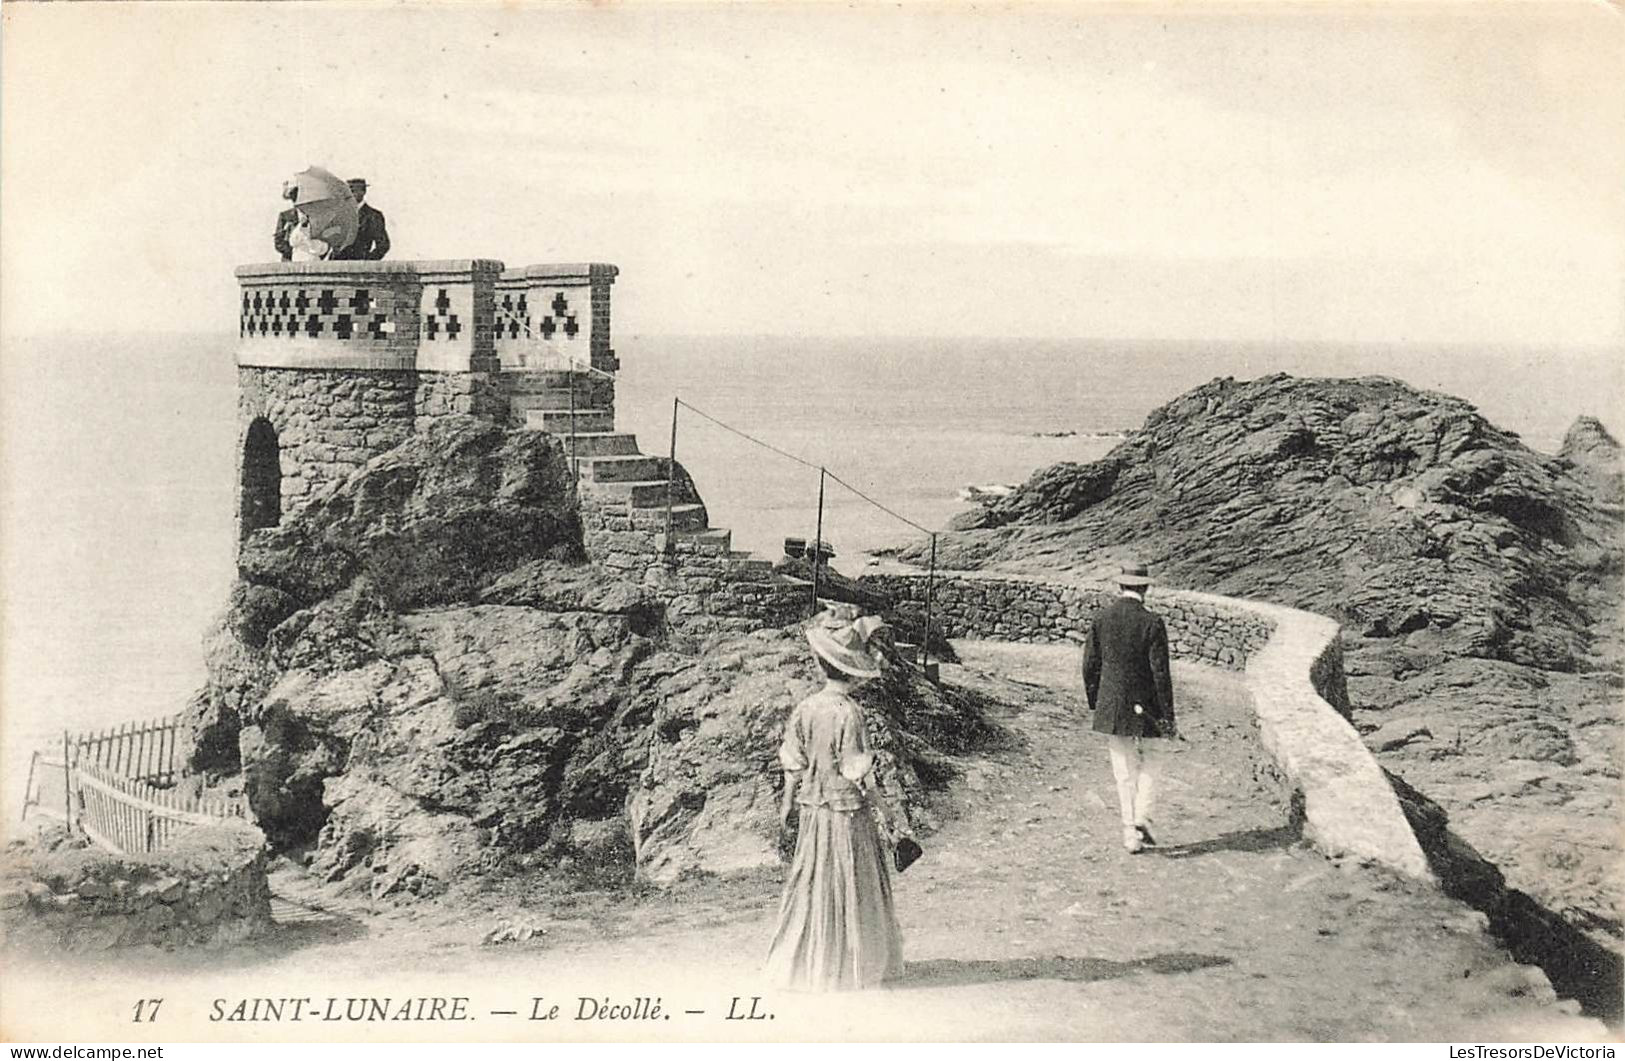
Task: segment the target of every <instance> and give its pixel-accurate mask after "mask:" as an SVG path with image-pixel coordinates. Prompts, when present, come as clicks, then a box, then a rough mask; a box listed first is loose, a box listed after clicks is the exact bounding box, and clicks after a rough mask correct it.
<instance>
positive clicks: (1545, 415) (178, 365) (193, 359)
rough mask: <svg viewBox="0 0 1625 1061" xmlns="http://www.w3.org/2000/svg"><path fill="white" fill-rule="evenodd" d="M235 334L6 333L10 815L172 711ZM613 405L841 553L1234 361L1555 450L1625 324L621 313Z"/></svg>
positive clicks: (1590, 398)
mask: <svg viewBox="0 0 1625 1061" xmlns="http://www.w3.org/2000/svg"><path fill="white" fill-rule="evenodd" d="M235 341H236V337H235V335H233V334H128V335H90V334H63V335H56V336H31V337H26V338H17V339H8V340H7V341H6V343H5V346H4V349H3V351H0V473H3V474H0V611H3V621H0V634H3V640H0V770H3V772H4V782H3V784H0V814H3V815H4V817H3V818H0V821H4V822H7V823H15V822H16V821H17V812H18V810H19V809H20V807H19V803H18V801H19V800H20V798H21V791H22V787H23V781H24V775H25V774H26V771H27V768H28V762H29V756H30V754H31V752H33V751H34V750H35V749H37V748H44V747H46V746H48V745H50V744H51V743H52V742H53V741H55V742H56V743H57V744H58V745H60V741H61V736H62V732H63V730H64V729H68V730H81V729H95V728H101V727H105V726H110V725H114V724H118V723H122V722H126V721H134V720H141V719H147V718H153V717H156V716H159V715H165V714H170V713H172V712H174V711H176V710H178V709H179V708H180V707H181V706H182V705H183V704H184V703H185V702H186V700H187V699H188V697H189V696H190V695H191V694H192V693H193V691H194V690H196V689H197V688H198V687H199V685H200V683H201V681H202V679H203V656H202V648H201V639H202V636H203V633H204V631H205V630H206V629H207V628H208V626H209V624H210V622H211V620H212V619H213V618H214V617H215V616H216V615H217V614H218V613H219V611H220V609H221V607H222V605H223V603H224V601H225V598H226V594H227V592H228V589H229V587H230V585H231V581H232V577H233V554H234V550H235V544H236V543H235V537H234V531H233V515H232V502H233V482H232V479H233V475H234V466H235V462H234V454H233V447H234V446H235V436H236V425H235V417H236V406H235V385H236V383H235V380H236V377H235V366H234V361H233V353H234V348H235ZM614 345H615V348H616V352H617V353H618V355H619V357H620V359H621V362H622V368H621V371H620V374H619V380H618V385H617V421H618V423H617V426H618V427H619V429H621V430H626V431H632V432H635V433H636V434H637V436H638V439H639V442H640V444H641V447H642V449H643V451H644V452H646V453H651V454H664V453H666V452H667V451H668V449H669V448H670V446H671V444H672V438H673V415H674V399H680V401H681V403H682V404H681V405H679V406H676V410H675V412H676V432H675V439H676V454H677V458H678V460H679V461H680V462H682V463H683V464H684V465H685V466H686V467H687V468H688V469H689V471H690V472H691V473H692V474H693V476H694V479H695V482H696V485H697V486H698V487H699V490H700V492H701V494H702V495H703V496H704V498H705V501H706V504H707V508H708V510H709V512H710V515H711V522H712V524H713V525H715V526H721V527H728V528H731V529H732V530H733V532H734V542H735V547H736V548H744V549H752V550H756V551H759V552H763V553H766V554H768V555H773V554H776V553H777V552H778V551H779V550H780V549H781V548H782V542H783V539H784V538H785V537H787V536H795V537H802V538H813V537H814V536H815V534H816V529H815V528H816V524H817V519H818V501H819V497H818V495H819V481H820V472H819V468H824V469H827V471H828V473H829V475H828V476H826V477H825V478H824V506H823V534H824V538H825V540H827V541H829V542H830V543H831V544H832V545H833V546H834V547H835V549H836V550H837V552H838V554H839V557H838V559H837V561H836V564H837V566H838V567H839V566H841V565H842V564H843V563H861V561H862V558H863V557H864V556H865V554H867V553H868V552H870V551H872V550H875V549H878V548H882V547H885V546H887V545H893V544H898V543H901V542H904V541H908V540H910V539H912V538H916V537H918V536H919V535H920V534H921V533H922V531H923V530H928V529H936V528H941V527H943V526H944V525H945V524H946V522H947V521H948V519H949V518H950V517H951V516H952V515H953V514H954V513H955V512H957V511H960V510H961V509H963V508H965V507H967V504H966V502H965V501H964V500H963V499H962V498H963V496H964V492H965V491H966V489H967V488H968V487H973V486H975V487H990V486H998V485H1004V484H1014V483H1019V482H1021V481H1022V480H1024V479H1026V478H1027V476H1028V475H1030V474H1031V473H1032V472H1033V471H1035V470H1037V469H1039V468H1042V467H1046V466H1048V465H1050V464H1054V463H1056V462H1059V461H1087V460H1092V459H1094V458H1096V457H1099V456H1101V455H1102V454H1104V453H1105V452H1106V451H1107V450H1108V449H1110V448H1111V446H1113V445H1114V444H1116V442H1117V441H1118V440H1119V439H1120V438H1121V437H1122V434H1123V433H1124V432H1126V431H1130V430H1132V429H1134V428H1135V427H1137V426H1138V425H1139V424H1140V423H1141V422H1142V421H1143V420H1144V418H1145V416H1146V414H1147V413H1148V412H1150V411H1151V410H1152V409H1154V408H1156V407H1157V406H1159V405H1161V404H1163V403H1164V402H1166V401H1168V400H1170V399H1171V398H1173V397H1175V396H1177V395H1179V394H1181V393H1183V392H1184V391H1186V390H1188V389H1190V388H1191V387H1194V386H1196V385H1198V384H1201V383H1203V382H1206V381H1207V380H1210V379H1213V378H1215V377H1220V376H1230V377H1234V378H1237V379H1250V378H1254V377H1257V376H1261V375H1266V374H1270V373H1274V372H1290V373H1293V374H1297V375H1313V376H1364V375H1387V376H1395V377H1398V378H1401V379H1404V380H1406V381H1407V382H1410V383H1412V384H1414V385H1417V386H1419V387H1423V388H1426V389H1430V390H1437V391H1442V392H1445V393H1449V394H1454V395H1457V396H1460V397H1463V398H1465V399H1467V400H1468V401H1470V402H1472V403H1474V404H1475V405H1477V406H1478V408H1479V409H1480V411H1481V412H1483V413H1484V415H1485V416H1487V417H1488V418H1489V419H1490V420H1491V421H1492V422H1494V423H1496V424H1497V425H1499V426H1501V427H1503V428H1507V429H1509V430H1512V431H1515V432H1517V433H1518V434H1519V435H1520V436H1521V437H1522V438H1523V440H1524V441H1525V443H1526V444H1528V445H1529V446H1531V447H1532V448H1534V449H1536V450H1540V451H1543V452H1548V453H1550V452H1555V451H1556V449H1557V447H1558V445H1559V444H1560V443H1561V440H1562V437H1563V434H1564V432H1565V431H1566V430H1567V428H1568V426H1569V425H1570V424H1571V423H1572V422H1573V420H1574V418H1575V417H1576V416H1578V415H1581V414H1588V415H1593V416H1596V417H1598V418H1599V419H1601V420H1602V421H1603V423H1604V424H1605V426H1607V427H1608V429H1609V430H1610V431H1611V432H1613V433H1614V434H1615V435H1616V437H1617V436H1618V435H1619V432H1620V429H1621V428H1622V427H1625V422H1622V419H1625V357H1622V356H1621V351H1620V350H1619V349H1618V348H1613V349H1585V350H1573V349H1566V350H1538V349H1527V348H1518V349H1496V348H1493V347H1486V346H1483V345H1478V346H1471V347H1468V346H1461V347H1417V346H1403V347H1401V346H1337V345H1325V344H1302V343H1300V344H1280V343H1196V342H1143V341H1119V340H1104V339H1078V340H1055V339H1043V340H1018V339H986V338H900V339H899V338H875V339H863V338H839V337H836V338H815V337H765V336H757V337H739V336H729V337H694V336H654V335H636V334H622V335H617V336H616V339H615V344H614Z"/></svg>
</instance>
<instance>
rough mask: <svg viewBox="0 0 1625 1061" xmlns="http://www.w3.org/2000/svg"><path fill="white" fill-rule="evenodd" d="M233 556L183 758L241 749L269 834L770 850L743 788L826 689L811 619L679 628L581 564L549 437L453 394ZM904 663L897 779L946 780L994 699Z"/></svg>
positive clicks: (432, 864) (672, 856) (458, 862)
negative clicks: (797, 627)
mask: <svg viewBox="0 0 1625 1061" xmlns="http://www.w3.org/2000/svg"><path fill="white" fill-rule="evenodd" d="M239 575H240V579H239V582H238V584H237V585H236V586H235V587H234V589H233V591H232V595H231V599H230V605H229V607H228V609H227V611H226V613H225V615H224V616H223V617H222V619H221V621H220V623H219V624H218V627H217V629H216V631H215V632H214V633H213V634H212V635H211V637H210V639H209V642H208V660H207V662H208V682H207V685H206V687H205V688H204V689H203V690H202V691H201V692H200V694H199V695H198V697H197V698H196V699H195V701H194V703H193V705H192V708H191V710H190V712H189V718H190V722H191V730H192V733H193V751H192V757H191V762H192V766H193V769H194V771H195V772H197V773H204V774H209V775H212V776H216V777H219V776H222V775H234V776H231V777H230V782H231V783H233V784H240V785H241V787H242V789H243V791H244V792H245V794H246V796H247V799H248V802H249V805H250V807H251V809H252V810H253V813H254V815H255V818H256V820H257V821H258V822H259V824H260V825H261V827H262V828H263V829H264V830H265V833H266V836H267V838H268V839H269V841H270V844H271V846H272V848H273V849H274V850H276V851H303V852H305V853H306V855H307V858H308V861H309V864H310V866H311V867H312V869H313V870H314V871H315V872H317V873H318V874H320V875H321V876H322V877H323V878H325V879H326V880H328V881H330V882H332V883H333V884H334V885H335V886H338V887H342V888H346V889H360V890H364V891H366V892H368V893H369V894H371V895H373V896H389V895H402V894H416V895H426V894H434V893H437V892H440V891H442V890H444V889H445V888H447V886H448V885H449V884H451V883H452V882H454V881H456V880H458V879H460V878H462V877H466V876H467V875H469V874H471V873H480V872H486V871H499V870H501V871H507V870H517V869H521V868H526V867H541V868H546V867H547V866H549V865H554V864H562V863H564V862H566V861H570V862H573V863H579V862H580V861H582V860H587V861H590V862H592V863H593V864H595V865H597V866H599V867H600V868H603V869H604V870H605V871H606V872H607V873H608V874H609V875H610V876H611V877H613V876H614V875H615V874H616V873H622V874H623V875H626V874H630V873H631V871H632V869H633V864H634V860H635V861H636V863H637V864H639V865H641V866H643V867H644V869H645V870H646V873H647V875H648V876H650V877H652V878H654V879H669V878H670V877H671V876H673V875H675V874H676V873H677V872H680V871H682V870H696V871H706V872H722V871H729V870H735V869H740V868H747V867H749V866H753V865H757V864H760V863H761V862H762V860H763V858H765V857H769V856H771V858H772V859H774V860H776V858H777V853H776V849H775V848H774V846H773V832H774V831H773V830H768V831H767V832H765V833H764V832H763V829H762V820H761V818H760V816H759V815H755V814H752V813H744V812H741V807H748V806H749V804H750V801H751V800H754V799H756V798H758V797H757V795H756V794H757V793H760V792H764V791H765V792H768V793H771V791H772V790H773V788H774V786H776V785H777V784H778V783H779V781H778V776H779V775H778V771H777V769H776V767H775V766H774V755H773V750H774V749H776V746H777V744H776V742H777V739H778V730H779V728H780V727H781V726H782V722H783V719H784V717H785V716H786V714H787V712H788V710H789V708H790V706H791V705H793V704H794V703H795V702H796V700H798V699H799V698H800V697H801V696H804V695H806V694H807V693H808V692H810V691H811V690H812V688H814V687H815V682H814V668H813V666H812V664H811V660H810V658H809V657H808V654H807V652H806V649H805V645H804V642H802V640H801V639H800V636H799V634H797V633H796V632H795V631H794V630H790V631H785V630H779V629H773V628H764V629H761V630H758V631H755V632H752V633H746V634H739V633H721V634H717V635H714V636H711V637H709V638H708V639H707V638H705V637H703V636H699V635H696V634H695V633H694V631H693V630H685V631H684V632H683V636H681V637H673V636H668V631H669V628H670V624H669V622H668V618H669V616H668V613H667V599H666V597H665V596H663V595H662V594H661V593H660V592H659V587H655V586H646V585H644V584H642V583H640V582H632V581H628V580H627V579H626V578H624V577H620V576H618V575H617V573H615V572H613V571H610V570H608V569H605V568H601V567H598V566H595V565H593V564H591V563H588V562H586V560H585V558H584V555H583V552H582V549H581V531H580V525H579V522H578V520H577V509H576V499H575V495H574V493H573V491H572V490H571V483H570V480H569V479H568V477H567V471H566V466H565V462H564V459H563V455H562V453H561V450H560V448H559V445H558V443H557V442H555V441H554V440H552V439H551V438H550V437H549V436H548V435H545V434H543V433H540V432H527V431H506V430H503V429H501V428H499V427H495V426H492V425H491V424H489V423H485V422H482V421H478V420H474V419H471V418H458V417H448V418H444V419H441V420H438V421H437V422H435V423H434V424H433V425H432V426H430V427H429V428H428V429H427V430H426V431H425V432H424V433H423V434H421V435H418V436H414V437H413V438H411V439H409V440H408V441H406V442H405V443H403V444H402V445H401V446H399V447H397V448H396V449H395V450H392V451H390V452H389V453H386V454H384V455H382V456H380V457H378V458H376V459H374V460H372V461H371V462H370V463H368V464H367V465H366V466H365V467H363V468H362V469H360V470H359V471H357V472H356V473H355V474H353V475H352V476H351V477H350V478H349V479H348V480H346V481H344V482H342V483H340V484H337V485H336V486H334V487H332V488H330V489H328V490H327V491H325V492H323V493H321V494H319V495H318V496H316V497H315V498H314V499H312V501H311V502H310V503H309V504H308V505H307V506H305V507H304V508H302V509H300V510H298V511H296V512H294V513H292V514H290V515H289V516H288V517H286V518H285V519H284V520H283V522H282V523H281V525H279V526H277V527H274V528H268V529H265V530H261V531H256V532H254V533H253V534H252V535H251V536H250V537H248V538H247V539H246V540H245V541H244V543H243V545H242V549H241V552H240V556H239ZM898 680H899V681H901V682H902V683H903V684H902V685H901V686H900V687H899V689H898V691H897V697H898V698H899V699H898V703H899V704H900V705H901V706H899V707H898V708H897V710H896V712H894V714H896V719H897V720H896V722H895V724H893V728H892V729H890V730H886V731H885V733H884V740H886V741H887V742H889V743H890V745H891V746H893V747H895V748H896V755H895V758H894V761H893V762H892V763H891V765H890V767H889V768H890V769H893V770H895V771H897V772H899V776H900V777H901V778H902V779H903V780H902V781H900V784H901V786H902V787H901V791H902V793H903V794H904V796H905V799H906V798H907V797H908V796H909V795H910V794H911V793H912V794H915V795H917V794H918V793H919V792H920V791H921V785H922V781H921V779H922V778H924V779H925V780H927V781H933V782H934V781H940V780H941V770H940V763H939V762H938V761H937V760H935V759H934V758H933V754H934V753H933V749H934V748H935V747H936V746H937V745H938V744H940V743H941V741H942V740H943V739H944V738H943V736H942V732H948V733H951V734H959V733H961V732H962V731H966V730H969V729H974V728H975V725H976V720H977V717H978V716H976V714H975V708H974V705H973V704H970V703H967V702H959V701H955V702H947V701H944V700H943V698H942V695H941V694H939V693H936V692H935V690H934V689H933V688H932V687H931V686H929V685H927V684H925V683H922V682H919V681H917V680H915V679H912V678H903V677H899V678H898ZM890 717H891V716H890V715H887V716H886V718H890ZM944 719H947V720H949V721H950V722H951V724H945V725H938V726H937V727H936V729H935V730H933V729H931V728H930V726H929V725H927V728H926V729H925V730H924V731H921V730H919V729H918V728H916V729H915V730H914V731H912V732H910V731H909V729H908V727H909V726H910V725H912V724H913V722H914V721H919V723H920V725H926V724H927V723H930V724H932V725H935V724H936V723H939V722H942V721H943V720H944ZM877 721H881V722H883V721H885V719H877ZM702 730H703V733H704V739H703V740H696V739H695V738H694V734H695V733H696V732H698V731H702ZM939 731H941V732H939ZM769 745H771V747H769ZM629 810H630V817H629V814H628V812H629ZM770 823H771V819H770Z"/></svg>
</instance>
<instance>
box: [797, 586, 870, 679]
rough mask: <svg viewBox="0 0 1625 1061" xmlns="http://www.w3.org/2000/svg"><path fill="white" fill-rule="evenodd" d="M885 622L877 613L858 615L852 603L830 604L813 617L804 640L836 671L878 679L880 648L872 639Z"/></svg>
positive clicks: (857, 676)
mask: <svg viewBox="0 0 1625 1061" xmlns="http://www.w3.org/2000/svg"><path fill="white" fill-rule="evenodd" d="M885 625H886V624H885V622H883V621H882V620H881V618H880V616H878V615H859V614H858V609H857V606H856V605H852V604H832V605H830V606H829V607H828V608H826V609H824V610H823V611H822V612H820V613H818V614H817V615H815V616H813V620H812V622H811V623H810V624H809V625H808V627H807V643H808V644H809V645H811V646H812V650H813V653H814V654H815V655H816V656H817V657H818V658H819V659H821V660H823V661H825V662H826V663H828V664H829V665H830V666H832V667H834V668H835V669H836V670H839V671H841V672H843V673H846V674H850V675H852V676H853V677H855V678H878V677H880V650H879V649H878V648H877V647H876V646H875V644H874V643H873V638H874V635H875V631H876V630H879V629H880V628H881V627H882V626H885Z"/></svg>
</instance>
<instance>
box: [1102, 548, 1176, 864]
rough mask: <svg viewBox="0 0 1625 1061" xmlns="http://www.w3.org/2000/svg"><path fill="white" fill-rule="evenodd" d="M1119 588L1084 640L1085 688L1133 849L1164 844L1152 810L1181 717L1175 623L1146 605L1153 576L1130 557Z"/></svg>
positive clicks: (1127, 839)
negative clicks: (1172, 646)
mask: <svg viewBox="0 0 1625 1061" xmlns="http://www.w3.org/2000/svg"><path fill="white" fill-rule="evenodd" d="M1113 581H1115V582H1116V583H1117V586H1118V590H1119V595H1118V597H1117V599H1116V600H1114V601H1112V602H1111V603H1110V604H1108V605H1106V606H1105V607H1104V608H1102V609H1101V611H1100V614H1099V615H1097V616H1096V617H1095V621H1094V624H1093V625H1092V626H1091V627H1090V628H1089V637H1088V639H1087V640H1086V641H1085V642H1084V646H1083V688H1084V692H1085V693H1086V694H1087V695H1088V698H1089V710H1090V711H1092V712H1094V727H1093V728H1094V731H1095V732H1096V733H1104V734H1106V748H1107V750H1108V752H1110V754H1111V760H1112V774H1113V776H1114V777H1116V779H1117V801H1118V804H1119V805H1120V806H1121V808H1122V812H1123V846H1124V847H1125V848H1127V849H1128V851H1129V852H1130V853H1131V854H1132V853H1134V852H1137V851H1139V850H1141V849H1142V848H1145V847H1154V846H1156V839H1155V838H1154V837H1153V836H1152V835H1151V811H1152V806H1153V799H1154V797H1155V794H1156V784H1157V777H1158V774H1159V773H1160V772H1161V765H1162V764H1161V758H1162V756H1161V752H1160V750H1159V749H1158V747H1157V740H1158V739H1159V738H1162V739H1172V738H1175V737H1177V736H1178V735H1179V731H1178V729H1177V728H1176V727H1175V725H1174V690H1173V681H1172V679H1171V678H1170V676H1169V673H1168V628H1167V626H1166V625H1164V623H1163V621H1162V619H1161V617H1160V616H1157V615H1155V614H1153V613H1151V612H1149V611H1147V610H1146V607H1145V591H1146V587H1148V586H1149V585H1151V576H1150V574H1149V573H1148V572H1147V571H1146V567H1145V565H1144V564H1141V563H1136V562H1132V561H1130V562H1126V563H1124V564H1123V565H1122V567H1121V570H1120V571H1119V572H1118V574H1117V575H1116V577H1115V578H1114V579H1113Z"/></svg>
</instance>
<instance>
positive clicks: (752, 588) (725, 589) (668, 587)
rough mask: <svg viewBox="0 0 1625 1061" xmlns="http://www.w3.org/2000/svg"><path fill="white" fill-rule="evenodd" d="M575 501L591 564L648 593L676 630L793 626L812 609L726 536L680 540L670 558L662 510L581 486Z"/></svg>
mask: <svg viewBox="0 0 1625 1061" xmlns="http://www.w3.org/2000/svg"><path fill="white" fill-rule="evenodd" d="M679 481H680V482H681V483H683V484H684V489H683V491H682V493H681V494H680V495H679V497H680V500H689V499H695V500H697V495H696V494H695V493H694V491H693V486H692V484H691V483H689V482H688V480H687V479H686V477H680V479H679ZM580 499H581V527H582V539H583V544H584V546H585V548H586V551H587V556H588V558H589V559H591V560H592V561H593V562H594V563H596V564H599V565H601V566H603V567H607V568H610V569H611V570H613V571H616V572H617V573H619V574H620V575H621V577H623V578H627V579H630V580H632V581H634V582H639V583H641V584H642V585H643V586H645V587H646V588H647V589H649V590H650V591H651V592H653V593H654V594H655V596H657V597H658V598H660V600H662V601H663V602H665V605H666V617H667V619H668V620H669V621H670V622H672V623H674V624H676V625H679V626H687V627H719V628H727V627H738V628H740V629H754V628H756V627H758V626H761V625H764V624H765V625H768V626H782V625H785V624H788V623H792V622H795V621H796V620H798V619H803V618H805V617H806V616H807V615H808V614H809V613H810V611H811V598H810V593H811V590H810V588H809V587H808V586H807V585H806V584H805V583H803V582H800V581H797V580H788V579H781V578H776V577H774V576H773V574H772V567H771V565H770V564H767V563H766V562H764V561H760V560H753V559H749V558H743V557H736V556H734V555H733V554H732V553H731V552H730V546H729V542H728V539H727V538H726V537H716V538H706V537H703V536H697V535H683V534H679V535H677V538H676V541H675V542H674V544H673V547H672V550H671V551H670V553H669V554H668V553H667V552H666V551H665V550H664V549H663V544H664V538H665V523H664V513H663V511H662V510H660V509H633V508H632V507H631V506H630V505H629V504H628V503H627V502H625V501H622V500H618V499H616V498H614V497H610V496H605V495H603V494H601V493H599V492H597V491H596V490H595V489H594V488H593V487H592V486H591V485H590V484H588V483H585V482H584V483H582V485H581V495H580Z"/></svg>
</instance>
